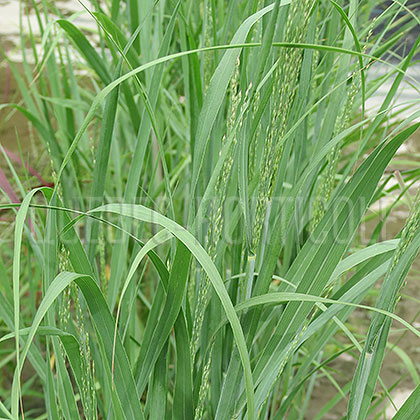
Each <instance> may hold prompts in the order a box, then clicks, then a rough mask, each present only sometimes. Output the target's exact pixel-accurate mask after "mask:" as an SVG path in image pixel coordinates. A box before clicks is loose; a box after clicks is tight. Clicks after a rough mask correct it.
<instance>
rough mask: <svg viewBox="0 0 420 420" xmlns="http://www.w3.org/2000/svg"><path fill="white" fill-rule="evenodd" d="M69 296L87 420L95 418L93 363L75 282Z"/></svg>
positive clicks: (94, 419)
mask: <svg viewBox="0 0 420 420" xmlns="http://www.w3.org/2000/svg"><path fill="white" fill-rule="evenodd" d="M70 287H71V296H72V298H73V302H74V306H75V309H76V317H77V326H78V330H79V340H80V361H81V364H82V372H83V374H82V401H83V407H84V414H85V418H86V419H88V420H96V418H97V414H96V394H95V382H94V375H95V370H94V363H93V360H92V356H91V352H90V345H89V334H88V331H87V330H86V326H85V320H84V315H83V312H82V308H81V305H80V300H79V289H78V287H77V286H76V284H75V283H72V284H71V286H70Z"/></svg>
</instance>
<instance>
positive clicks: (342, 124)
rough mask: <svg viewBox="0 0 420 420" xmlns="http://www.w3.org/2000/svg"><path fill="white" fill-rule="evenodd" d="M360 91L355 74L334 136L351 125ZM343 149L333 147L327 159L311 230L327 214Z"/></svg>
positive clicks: (358, 77) (315, 204)
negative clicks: (356, 98) (357, 95)
mask: <svg viewBox="0 0 420 420" xmlns="http://www.w3.org/2000/svg"><path fill="white" fill-rule="evenodd" d="M359 89H360V76H359V75H358V74H357V73H355V74H353V80H352V83H351V86H350V89H349V90H348V91H347V99H346V102H345V104H344V106H343V107H342V108H341V112H340V115H339V116H338V117H337V120H336V122H335V127H334V132H333V133H334V134H333V135H334V136H336V135H338V134H340V133H341V132H342V131H343V130H345V129H346V128H347V126H348V125H349V120H350V116H351V111H352V109H353V104H354V99H355V97H356V94H357V92H358V91H359ZM340 152H341V147H340V145H339V144H337V145H336V146H334V147H333V149H332V150H331V152H330V154H329V155H328V158H327V166H326V168H325V171H324V172H323V174H322V177H321V181H320V183H319V185H318V188H317V190H316V195H315V201H314V204H313V206H312V219H311V224H310V230H311V232H313V230H314V229H315V228H316V226H317V225H318V223H319V222H320V220H321V219H322V217H323V216H324V214H325V211H326V208H327V204H328V200H329V199H330V197H331V193H332V191H333V187H334V180H335V176H336V174H337V171H338V161H339V157H340Z"/></svg>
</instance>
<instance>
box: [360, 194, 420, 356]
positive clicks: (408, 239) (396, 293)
mask: <svg viewBox="0 0 420 420" xmlns="http://www.w3.org/2000/svg"><path fill="white" fill-rule="evenodd" d="M419 226H420V188H419V190H418V191H417V194H416V198H415V201H414V205H413V207H412V209H411V211H410V215H409V217H408V219H407V221H406V223H405V225H404V228H403V230H402V232H401V238H400V241H399V242H398V246H397V249H396V250H395V252H394V256H393V258H392V261H391V265H390V268H389V271H388V273H387V275H386V277H385V280H384V283H383V285H382V288H383V290H386V291H387V294H388V297H387V298H386V299H384V300H381V297H382V294H381V296H380V298H379V299H380V301H379V303H378V307H379V308H380V309H384V310H387V311H390V312H394V310H395V306H396V304H397V303H398V301H399V300H400V298H401V290H402V288H403V287H404V286H405V285H406V283H407V282H406V280H405V277H400V278H397V279H395V278H394V277H393V276H391V274H392V272H393V271H394V270H395V268H396V266H397V264H398V262H399V260H400V258H401V256H402V255H403V254H404V253H405V252H406V250H407V248H408V247H409V246H410V244H411V243H412V242H413V239H414V236H415V234H416V232H417V231H418V229H419ZM415 257H416V255H412V256H411V262H412V261H413V260H414V258H415ZM385 318H386V316H385V315H383V314H375V318H374V320H373V322H372V324H371V326H370V329H369V332H370V339H369V341H368V343H367V346H368V347H367V353H368V354H371V353H373V352H374V348H375V345H376V342H377V340H378V338H379V335H380V332H381V330H382V326H383V323H384V320H385Z"/></svg>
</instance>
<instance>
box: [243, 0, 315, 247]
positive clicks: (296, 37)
mask: <svg viewBox="0 0 420 420" xmlns="http://www.w3.org/2000/svg"><path fill="white" fill-rule="evenodd" d="M310 6H311V2H310V1H309V0H303V1H296V2H293V3H292V4H291V6H290V10H289V16H290V18H289V19H288V20H287V26H286V33H285V41H286V42H295V43H300V42H302V40H303V38H304V35H305V33H306V25H305V22H306V20H307V18H308V14H309V11H310ZM301 63H302V51H301V50H300V49H298V48H283V49H281V50H280V54H279V58H278V66H277V69H276V71H275V74H274V85H273V97H274V102H273V110H272V115H271V123H270V124H269V126H268V127H267V131H266V138H265V144H264V153H263V158H262V163H261V166H260V167H261V175H260V178H259V185H258V196H257V204H256V209H255V217H254V226H253V232H252V241H251V252H252V253H254V254H255V252H256V248H257V245H258V242H259V240H260V235H261V230H262V226H263V221H264V218H265V213H266V209H267V204H268V202H269V200H270V199H271V195H272V193H273V188H274V185H275V181H276V174H277V169H278V166H279V162H280V158H281V154H282V149H283V144H282V138H283V136H284V134H285V131H286V124H287V117H288V115H289V112H290V110H291V107H292V103H293V99H294V96H295V92H296V86H297V81H298V77H299V69H300V66H301Z"/></svg>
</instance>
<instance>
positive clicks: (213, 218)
mask: <svg viewBox="0 0 420 420" xmlns="http://www.w3.org/2000/svg"><path fill="white" fill-rule="evenodd" d="M250 88H251V86H249V88H248V89H247V91H246V94H245V98H246V97H248V93H249V91H250ZM231 92H232V97H231V102H230V109H229V112H228V120H227V133H228V135H232V134H233V136H234V137H233V139H232V144H231V145H230V149H229V153H228V155H227V157H226V159H225V161H224V163H223V167H222V170H221V172H220V175H219V177H218V179H217V182H216V187H215V197H214V200H213V201H212V203H211V206H210V216H209V228H208V234H207V252H208V254H209V255H210V256H211V257H212V258H214V257H215V255H216V250H217V245H218V243H219V239H220V236H221V233H222V230H223V205H224V202H225V198H226V188H227V184H228V181H229V176H230V172H231V170H232V166H233V156H234V150H235V146H236V143H237V132H238V131H239V130H240V128H241V126H242V118H241V119H240V120H239V121H238V127H237V128H236V130H235V128H234V127H235V121H236V116H237V111H238V106H239V104H240V102H241V92H240V91H239V59H238V61H237V65H236V69H235V74H234V77H233V79H232V82H231ZM244 102H245V101H244ZM241 111H243V109H242V108H241ZM240 115H243V112H240ZM225 141H226V136H224V138H223V143H224V142H225ZM209 290H210V280H209V278H208V277H207V276H204V277H203V279H202V281H201V282H200V289H199V294H198V301H197V304H196V307H195V317H194V324H193V333H192V339H191V354H192V356H193V358H194V357H195V353H196V351H197V347H198V339H199V334H200V331H201V327H202V324H203V319H204V312H205V309H206V307H207V303H208V299H209ZM213 345H214V340H213V342H212V344H211V346H210V351H209V355H208V358H207V361H206V363H205V365H204V368H203V374H202V380H201V385H200V390H199V400H198V404H197V407H196V409H195V413H194V419H195V420H199V419H201V418H202V415H203V412H204V402H205V399H206V396H207V391H208V389H209V380H208V378H209V374H210V365H211V356H212V352H213Z"/></svg>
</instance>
